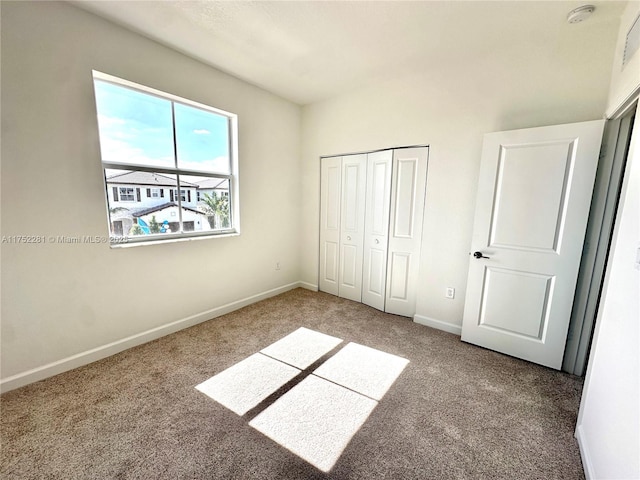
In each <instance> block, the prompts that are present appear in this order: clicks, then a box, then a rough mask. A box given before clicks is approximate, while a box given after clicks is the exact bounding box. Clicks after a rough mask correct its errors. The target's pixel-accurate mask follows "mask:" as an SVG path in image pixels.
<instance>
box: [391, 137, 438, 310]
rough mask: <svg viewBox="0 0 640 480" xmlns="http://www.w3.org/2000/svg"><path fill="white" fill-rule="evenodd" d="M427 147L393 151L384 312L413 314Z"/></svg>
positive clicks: (420, 237) (416, 285) (425, 178)
mask: <svg viewBox="0 0 640 480" xmlns="http://www.w3.org/2000/svg"><path fill="white" fill-rule="evenodd" d="M427 155H428V148H426V147H420V148H402V149H397V150H394V151H393V182H392V186H391V212H390V220H389V221H390V228H389V249H388V264H387V286H386V289H387V292H386V302H385V311H386V312H389V313H394V314H396V315H403V316H407V317H412V316H413V315H414V314H415V304H416V295H417V287H418V273H419V271H418V270H419V267H420V247H421V244H422V217H423V212H424V198H425V191H426V181H427Z"/></svg>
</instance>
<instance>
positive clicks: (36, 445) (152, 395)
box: [0, 289, 584, 480]
mask: <svg viewBox="0 0 640 480" xmlns="http://www.w3.org/2000/svg"><path fill="white" fill-rule="evenodd" d="M299 327H306V328H309V329H312V330H315V331H318V332H322V333H325V334H328V335H332V336H335V337H338V338H340V339H343V340H344V343H343V344H342V346H343V345H346V344H347V343H348V342H355V343H359V344H362V345H366V346H368V347H371V348H374V349H379V350H381V351H384V352H387V353H390V354H392V355H397V356H400V357H403V358H405V359H407V360H409V362H410V363H409V364H408V365H407V366H406V368H404V370H403V371H402V373H401V374H400V376H399V377H398V378H397V380H396V381H395V383H394V384H393V385H392V386H391V388H390V389H389V390H388V391H387V393H386V394H385V395H384V397H383V398H382V399H381V400H380V402H379V403H378V405H377V406H376V407H375V409H374V410H373V411H372V413H371V414H370V416H369V417H368V419H367V420H366V421H365V422H364V424H363V425H362V427H361V428H360V429H359V430H358V431H357V433H356V434H355V436H354V437H353V438H352V439H351V441H350V442H349V443H348V445H347V447H346V448H345V450H344V451H343V453H342V455H341V456H340V457H339V459H338V460H337V462H336V463H335V465H334V466H333V468H332V469H331V470H330V471H329V472H328V473H323V472H321V471H320V470H318V469H316V468H315V467H313V466H312V465H310V464H309V463H307V462H305V461H304V460H303V459H301V458H299V457H298V456H296V455H295V454H293V453H291V452H290V451H288V450H286V449H285V448H283V447H281V446H280V445H278V444H277V443H276V442H274V441H273V440H271V439H270V438H268V437H266V436H265V435H263V434H261V433H260V432H258V431H257V430H256V429H254V428H252V427H251V426H249V422H250V421H251V420H252V419H253V418H255V417H256V416H257V415H259V414H260V412H261V411H264V410H265V408H268V407H269V405H271V404H273V403H274V402H276V401H277V399H278V398H279V397H281V396H282V395H283V394H284V393H285V392H286V391H288V389H290V388H291V387H292V386H293V385H294V384H295V383H296V382H297V381H298V380H294V381H293V383H291V384H287V385H285V386H284V387H282V388H281V389H280V390H279V391H277V392H276V393H275V394H273V395H271V396H269V397H268V398H267V399H266V400H265V401H264V402H263V403H261V404H260V405H259V406H258V407H256V408H254V409H252V410H250V411H249V412H247V413H246V414H245V415H244V416H239V415H237V414H235V413H233V412H232V411H230V410H228V409H227V408H225V407H223V406H222V405H220V404H219V403H217V402H216V401H214V400H212V399H211V398H209V397H208V396H206V395H204V394H203V393H202V392H200V391H198V390H196V389H195V386H196V385H198V384H200V383H201V382H204V381H205V380H207V379H209V378H210V377H212V376H213V375H215V374H217V373H219V372H221V371H223V370H225V369H227V368H228V367H231V366H232V365H234V364H236V363H238V362H240V361H242V360H244V359H246V358H247V357H249V356H250V355H252V354H254V353H256V352H259V351H260V350H261V349H263V348H265V347H266V346H268V345H270V344H272V343H273V342H275V341H277V340H279V339H281V338H282V337H284V336H285V335H287V334H289V333H291V332H293V331H294V330H296V329H298V328H299ZM339 348H340V346H339V347H337V349H338V350H339ZM333 353H335V352H333ZM330 356H331V353H330V354H327V355H325V357H323V358H322V359H321V360H320V361H318V362H316V363H315V364H314V365H313V366H312V367H310V368H311V369H314V368H317V367H318V366H319V365H320V364H322V362H323V361H325V360H326V359H327V358H329V357H330ZM305 372H307V370H305ZM308 373H309V372H307V373H305V374H308ZM303 376H304V374H303ZM581 390H582V379H580V378H577V377H574V376H571V375H567V374H563V373H559V372H556V371H553V370H550V369H547V368H544V367H540V366H537V365H532V364H530V363H527V362H524V361H520V360H517V359H513V358H510V357H507V356H504V355H501V354H498V353H495V352H491V351H488V350H485V349H482V348H478V347H475V346H471V345H467V344H464V343H462V342H460V340H459V338H458V337H457V336H455V335H451V334H448V333H445V332H441V331H438V330H433V329H430V328H427V327H424V326H421V325H417V324H414V323H412V322H411V321H410V320H409V319H406V318H403V317H397V316H393V315H387V314H384V313H381V312H378V311H377V310H374V309H372V308H369V307H366V306H364V305H361V304H358V303H354V302H351V301H348V300H343V299H339V298H336V297H333V296H331V295H326V294H323V293H314V292H309V291H306V290H302V289H297V290H293V291H291V292H287V293H285V294H282V295H279V296H277V297H274V298H271V299H268V300H265V301H262V302H259V303H257V304H254V305H251V306H249V307H246V308H243V309H241V310H238V311H236V312H234V313H231V314H229V315H225V316H224V317H219V318H217V319H214V320H212V321H209V322H205V323H203V324H200V325H197V326H195V327H192V328H189V329H187V330H183V331H181V332H178V333H176V334H173V335H170V336H167V337H164V338H161V339H159V340H156V341H154V342H151V343H148V344H146V345H142V346H140V347H136V348H133V349H130V350H127V351H126V352H122V353H120V354H118V355H115V356H112V357H110V358H107V359H105V360H102V361H99V362H96V363H93V364H91V365H88V366H86V367H82V368H79V369H76V370H73V371H70V372H67V373H64V374H61V375H58V376H56V377H53V378H50V379H47V380H44V381H41V382H38V383H35V384H32V385H29V386H26V387H23V388H21V389H18V390H14V391H11V392H7V393H6V394H4V395H2V396H1V397H0V408H1V428H2V430H1V441H2V443H1V453H0V455H1V461H2V464H1V469H0V477H1V478H3V479H14V478H20V479H22V478H33V479H42V478H52V479H53V478H60V479H75V478H82V479H85V478H86V479H94V478H95V479H108V478H140V479H153V478H168V479H175V478H191V479H324V478H332V479H367V480H370V479H387V478H389V479H402V480H406V479H509V480H514V479H545V480H549V479H582V478H584V474H583V469H582V465H581V461H580V455H579V451H578V447H577V444H576V441H575V439H574V438H573V430H574V427H575V423H576V417H577V411H578V406H579V401H580V393H581Z"/></svg>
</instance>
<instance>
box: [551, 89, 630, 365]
mask: <svg viewBox="0 0 640 480" xmlns="http://www.w3.org/2000/svg"><path fill="white" fill-rule="evenodd" d="M637 104H638V95H637V94H636V95H635V96H634V97H632V98H631V99H630V100H629V101H628V102H626V103H625V104H624V105H623V106H622V107H620V108H619V109H618V110H617V111H616V112H614V113H613V114H612V115H611V116H610V118H609V119H608V120H607V122H606V124H605V132H604V136H603V141H602V146H601V149H600V159H599V162H598V170H597V172H596V180H595V185H594V190H593V197H592V200H591V209H590V211H589V220H588V223H587V232H586V235H585V242H584V247H583V251H582V258H581V260H580V269H579V271H578V283H577V285H576V294H575V297H574V301H573V308H572V311H571V319H570V322H569V331H568V335H567V344H566V345H565V351H564V357H563V360H562V370H563V371H565V372H568V373H571V374H573V375H578V376H583V375H584V374H585V372H586V369H587V362H588V360H589V350H590V347H591V341H592V339H593V333H594V330H595V320H596V316H597V315H598V307H599V302H600V295H601V293H602V287H603V285H604V275H605V271H606V268H607V259H608V256H609V251H610V249H611V241H612V239H613V229H614V225H615V221H616V214H617V210H618V204H619V202H620V194H621V191H622V183H623V179H624V174H625V169H626V164H627V154H628V151H629V141H630V139H631V131H632V128H633V122H634V117H635V113H636V107H637ZM635 121H638V118H637V117H635Z"/></svg>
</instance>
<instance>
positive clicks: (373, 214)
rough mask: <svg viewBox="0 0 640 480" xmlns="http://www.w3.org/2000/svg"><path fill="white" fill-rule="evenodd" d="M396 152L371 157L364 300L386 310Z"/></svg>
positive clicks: (370, 155) (365, 237)
mask: <svg viewBox="0 0 640 480" xmlns="http://www.w3.org/2000/svg"><path fill="white" fill-rule="evenodd" d="M392 161H393V151H392V150H385V151H382V152H375V153H370V154H369V155H368V156H367V197H366V208H365V231H364V264H363V279H362V303H365V304H367V305H369V306H372V307H374V308H377V309H378V310H384V304H385V296H386V283H387V247H388V239H389V204H390V201H391V172H392Z"/></svg>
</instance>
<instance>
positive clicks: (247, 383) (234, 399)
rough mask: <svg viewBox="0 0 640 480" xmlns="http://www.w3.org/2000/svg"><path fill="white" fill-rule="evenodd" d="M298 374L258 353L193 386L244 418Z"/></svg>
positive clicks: (292, 368)
mask: <svg viewBox="0 0 640 480" xmlns="http://www.w3.org/2000/svg"><path fill="white" fill-rule="evenodd" d="M299 373H300V370H298V369H297V368H294V367H292V366H290V365H287V364H285V363H282V362H279V361H277V360H274V359H272V358H269V357H267V356H265V355H262V354H260V353H255V354H253V355H251V356H250V357H248V358H246V359H244V360H242V361H241V362H240V363H236V364H235V365H233V366H232V367H229V368H227V369H226V370H224V371H222V372H220V373H218V374H217V375H215V376H213V377H211V378H210V379H209V380H206V381H205V382H202V383H201V384H200V385H198V386H196V388H197V389H198V390H200V391H201V392H202V393H204V394H205V395H207V396H209V397H211V398H213V399H214V400H215V401H216V402H218V403H220V404H222V405H224V406H225V407H227V408H228V409H229V410H231V411H232V412H234V413H237V414H238V415H244V414H245V413H247V412H248V411H249V410H251V409H252V408H254V407H255V406H257V405H258V404H259V403H260V402H261V401H262V400H264V399H265V398H267V397H268V396H269V395H271V394H272V393H273V392H275V391H276V390H278V389H279V388H280V387H282V386H283V385H284V384H285V383H287V382H288V381H289V380H291V379H292V378H294V377H295V376H296V375H298V374H299Z"/></svg>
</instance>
